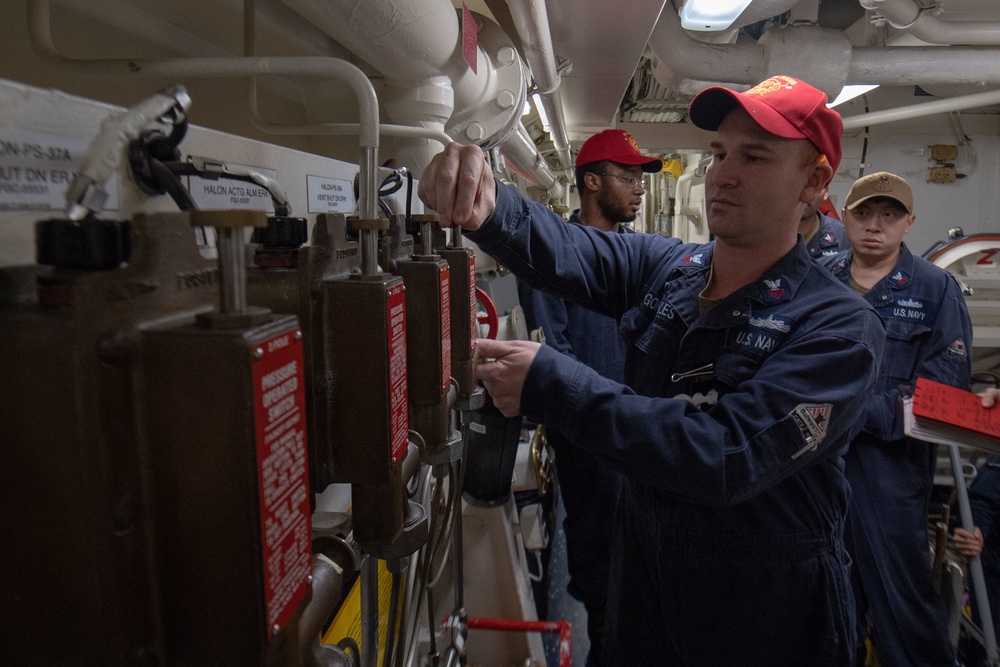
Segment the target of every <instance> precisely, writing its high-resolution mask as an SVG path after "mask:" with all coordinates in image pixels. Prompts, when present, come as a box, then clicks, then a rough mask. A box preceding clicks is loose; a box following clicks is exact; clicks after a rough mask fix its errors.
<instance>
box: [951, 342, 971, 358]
mask: <svg viewBox="0 0 1000 667" xmlns="http://www.w3.org/2000/svg"><path fill="white" fill-rule="evenodd" d="M948 356H951V357H955V358H957V359H963V360H964V359H967V358H968V357H969V353H968V351H967V350H966V349H965V341H964V340H962V339H961V338H956V339H955V341H954V342H953V343H952V344H951V345H949V346H948Z"/></svg>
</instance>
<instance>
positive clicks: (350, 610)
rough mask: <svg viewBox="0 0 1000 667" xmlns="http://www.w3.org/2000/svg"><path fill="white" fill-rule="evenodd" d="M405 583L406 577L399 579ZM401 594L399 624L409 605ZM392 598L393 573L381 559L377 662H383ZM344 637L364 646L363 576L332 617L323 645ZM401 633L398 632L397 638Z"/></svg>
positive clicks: (322, 640) (397, 625) (322, 641)
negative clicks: (362, 635) (362, 628)
mask: <svg viewBox="0 0 1000 667" xmlns="http://www.w3.org/2000/svg"><path fill="white" fill-rule="evenodd" d="M404 582H405V578H401V579H400V585H401V586H402V585H403V583H404ZM403 595H405V592H404V593H401V597H400V601H399V606H398V609H397V610H396V611H397V623H396V627H397V628H399V627H400V625H401V623H400V622H399V617H401V616H402V614H403V609H404V608H405V607H406V604H405V602H406V601H405V600H404V599H403V597H402V596H403ZM391 599H392V573H391V572H389V570H388V569H387V568H386V566H385V561H384V560H380V561H379V562H378V664H379V667H381V665H382V657H383V651H384V649H385V640H386V632H387V631H388V627H389V601H390V600H391ZM345 637H349V638H351V639H353V640H354V641H355V642H356V643H357V645H358V646H361V577H358V578H357V579H356V580H355V581H354V585H353V586H351V592H350V593H348V594H347V597H346V598H345V599H344V603H343V604H342V605H340V609H338V610H337V614H336V615H335V616H334V617H333V622H332V623H330V625H329V627H328V628H327V629H326V631H325V632H324V633H323V635H322V637H321V638H320V641H321V643H323V644H337V643H338V642H340V641H341V640H342V639H344V638H345ZM398 637H399V633H397V639H398Z"/></svg>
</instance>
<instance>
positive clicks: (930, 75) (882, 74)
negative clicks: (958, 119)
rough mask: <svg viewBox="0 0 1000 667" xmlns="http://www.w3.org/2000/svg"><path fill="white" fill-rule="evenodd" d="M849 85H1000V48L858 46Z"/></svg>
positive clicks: (851, 67)
mask: <svg viewBox="0 0 1000 667" xmlns="http://www.w3.org/2000/svg"><path fill="white" fill-rule="evenodd" d="M847 82H848V83H872V84H879V85H882V86H910V85H926V84H939V83H940V84H951V83H970V84H978V85H983V84H1000V49H997V48H991V47H986V46H958V47H953V48H931V47H926V46H884V47H878V46H872V47H857V48H855V49H854V52H853V56H852V58H851V63H850V69H849V70H848V73H847Z"/></svg>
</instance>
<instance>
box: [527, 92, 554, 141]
mask: <svg viewBox="0 0 1000 667" xmlns="http://www.w3.org/2000/svg"><path fill="white" fill-rule="evenodd" d="M531 99H532V100H534V102H535V111H537V112H538V119H539V120H540V121H542V129H543V130H545V131H546V132H548V133H549V134H552V128H551V127H550V126H549V116H548V114H546V113H545V105H544V104H542V96H541V95H539V94H538V93H532V94H531Z"/></svg>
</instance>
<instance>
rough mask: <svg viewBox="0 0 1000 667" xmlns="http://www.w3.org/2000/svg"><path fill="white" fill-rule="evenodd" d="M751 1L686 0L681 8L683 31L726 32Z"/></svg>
mask: <svg viewBox="0 0 1000 667" xmlns="http://www.w3.org/2000/svg"><path fill="white" fill-rule="evenodd" d="M751 2H753V0H687V2H685V3H684V6H683V7H682V8H681V26H682V27H683V28H684V29H685V30H700V31H712V30H726V29H728V28H729V26H731V25H732V24H733V21H735V20H736V19H737V18H739V15H740V14H742V13H743V10H744V9H746V8H747V7H749V6H750V3H751Z"/></svg>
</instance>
